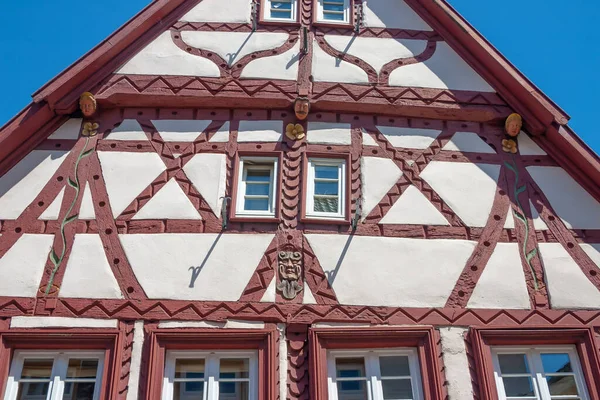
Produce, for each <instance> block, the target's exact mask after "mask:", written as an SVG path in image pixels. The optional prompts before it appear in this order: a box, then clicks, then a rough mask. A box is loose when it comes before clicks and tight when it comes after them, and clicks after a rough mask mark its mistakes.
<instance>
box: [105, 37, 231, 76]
mask: <svg viewBox="0 0 600 400" xmlns="http://www.w3.org/2000/svg"><path fill="white" fill-rule="evenodd" d="M116 73H117V74H128V75H171V76H205V77H214V78H218V77H219V76H221V71H220V70H219V67H217V65H216V64H215V63H213V62H212V61H210V60H209V59H206V58H203V57H199V56H195V55H192V54H190V53H187V52H185V51H183V50H181V49H180V48H179V47H177V45H176V44H175V43H174V42H173V39H172V38H171V32H170V31H166V32H164V33H162V34H161V35H160V36H159V37H157V38H156V39H154V41H153V42H151V43H150V44H149V45H148V46H146V47H145V48H144V49H143V50H141V51H140V52H139V53H137V54H136V55H135V56H134V57H133V58H131V59H130V60H129V61H128V62H127V63H125V65H123V66H122V67H121V68H120V69H119V70H118V71H117V72H116Z"/></svg>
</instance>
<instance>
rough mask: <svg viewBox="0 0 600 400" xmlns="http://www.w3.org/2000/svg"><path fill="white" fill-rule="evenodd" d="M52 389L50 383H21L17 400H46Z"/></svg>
mask: <svg viewBox="0 0 600 400" xmlns="http://www.w3.org/2000/svg"><path fill="white" fill-rule="evenodd" d="M49 388H50V383H49V382H46V383H33V382H28V383H20V384H19V392H18V393H17V400H31V399H36V400H37V399H41V400H45V399H46V396H47V395H48V389H49Z"/></svg>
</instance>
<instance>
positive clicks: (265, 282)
mask: <svg viewBox="0 0 600 400" xmlns="http://www.w3.org/2000/svg"><path fill="white" fill-rule="evenodd" d="M277 242H278V241H277V236H275V237H273V240H272V241H271V244H269V247H267V250H266V251H265V254H264V255H263V256H262V258H261V259H260V262H259V264H258V267H257V268H256V271H254V274H253V275H252V278H250V282H249V283H248V285H246V289H244V292H243V293H242V296H241V297H240V300H239V301H260V299H262V297H263V295H264V294H265V292H266V291H267V288H268V287H269V284H270V283H271V281H272V280H273V279H275V267H274V266H275V265H276V264H277Z"/></svg>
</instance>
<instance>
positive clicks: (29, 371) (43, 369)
mask: <svg viewBox="0 0 600 400" xmlns="http://www.w3.org/2000/svg"><path fill="white" fill-rule="evenodd" d="M52 364H54V360H53V359H33V358H29V359H26V360H25V362H24V363H23V371H22V372H21V379H50V375H52Z"/></svg>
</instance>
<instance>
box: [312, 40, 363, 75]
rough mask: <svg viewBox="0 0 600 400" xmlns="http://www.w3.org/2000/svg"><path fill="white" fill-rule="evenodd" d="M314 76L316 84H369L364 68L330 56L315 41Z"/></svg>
mask: <svg viewBox="0 0 600 400" xmlns="http://www.w3.org/2000/svg"><path fill="white" fill-rule="evenodd" d="M312 76H313V79H314V81H315V82H341V83H358V84H364V83H369V77H368V76H367V73H366V72H365V71H363V70H362V68H360V67H357V66H356V65H354V64H350V63H349V62H347V61H343V60H340V59H339V58H336V57H333V56H330V55H329V54H327V53H326V52H325V51H324V50H323V49H321V48H320V47H319V44H318V43H317V41H316V40H313V59H312Z"/></svg>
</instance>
